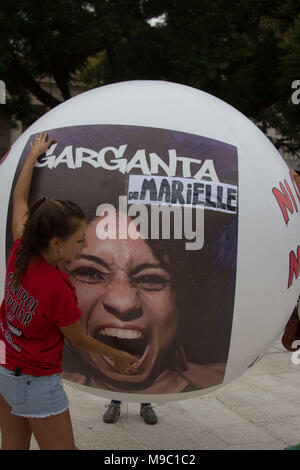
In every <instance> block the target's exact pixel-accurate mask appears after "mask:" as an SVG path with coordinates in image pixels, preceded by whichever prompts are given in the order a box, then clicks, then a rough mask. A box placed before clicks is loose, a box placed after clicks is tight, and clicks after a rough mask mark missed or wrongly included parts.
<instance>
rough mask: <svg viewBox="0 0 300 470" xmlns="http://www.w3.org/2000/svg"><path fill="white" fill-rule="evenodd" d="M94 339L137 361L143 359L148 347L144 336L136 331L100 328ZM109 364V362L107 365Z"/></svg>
mask: <svg viewBox="0 0 300 470" xmlns="http://www.w3.org/2000/svg"><path fill="white" fill-rule="evenodd" d="M94 337H95V339H97V340H98V341H101V342H102V343H104V344H107V345H108V346H111V347H113V348H116V349H119V350H121V351H126V352H128V353H130V354H133V355H134V356H137V357H138V358H139V359H141V358H142V357H143V355H144V353H145V350H146V348H147V345H148V341H147V339H146V337H145V335H144V334H143V333H142V332H141V331H139V330H136V329H123V328H102V329H100V330H98V331H97V332H96V334H95V335H94ZM104 357H105V356H104ZM106 359H107V358H106ZM111 362H112V361H109V363H111Z"/></svg>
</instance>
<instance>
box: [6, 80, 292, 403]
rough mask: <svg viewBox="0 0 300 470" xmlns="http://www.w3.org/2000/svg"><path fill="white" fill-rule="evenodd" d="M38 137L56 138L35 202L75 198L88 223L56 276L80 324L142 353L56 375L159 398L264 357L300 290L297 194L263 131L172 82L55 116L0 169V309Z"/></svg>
mask: <svg viewBox="0 0 300 470" xmlns="http://www.w3.org/2000/svg"><path fill="white" fill-rule="evenodd" d="M40 132H47V133H48V135H49V136H50V137H54V139H55V141H54V143H53V144H52V145H51V147H50V148H49V150H48V152H47V154H46V155H44V156H42V157H41V158H40V159H39V161H38V163H37V165H36V168H35V170H34V175H33V181H32V191H31V199H32V200H33V199H35V198H36V197H38V196H40V195H41V194H42V195H46V196H48V197H54V198H57V199H68V200H73V201H74V202H76V203H78V204H79V205H81V206H82V207H83V208H84V210H85V211H86V212H87V214H88V217H89V228H88V232H87V241H88V248H87V249H86V251H85V252H84V254H85V257H84V258H82V259H81V260H79V261H78V263H79V264H78V265H76V262H75V264H74V265H72V264H71V265H70V266H67V267H66V271H67V272H68V273H69V275H70V279H71V281H72V282H73V283H74V285H75V287H76V290H77V295H78V300H79V305H80V307H81V309H82V312H83V320H82V325H83V328H84V329H85V331H86V332H87V333H89V334H91V335H92V336H94V337H95V338H96V339H98V340H101V341H104V342H107V343H108V344H111V345H113V346H115V347H117V348H119V349H125V350H128V351H130V352H133V353H135V354H136V355H137V356H138V358H139V359H138V366H139V367H138V369H137V373H136V374H135V375H133V376H130V377H128V376H125V375H122V374H120V373H118V372H117V371H115V369H114V367H113V363H112V362H111V360H110V359H109V358H101V357H95V355H92V354H91V355H90V354H88V353H80V352H78V351H75V350H73V349H70V348H69V349H67V350H66V351H65V359H64V376H65V378H66V379H67V380H69V381H70V383H72V384H75V385H76V386H83V387H84V388H85V389H86V390H88V391H91V392H92V393H97V394H100V395H102V396H105V397H109V398H116V399H121V400H127V401H144V402H145V401H155V402H165V401H171V400H181V399H184V398H191V397H193V396H197V395H200V394H204V393H207V392H210V391H212V390H214V389H216V388H218V387H220V386H222V385H224V384H227V383H229V382H231V381H232V380H233V379H235V378H236V377H238V376H239V375H241V374H242V373H243V372H245V371H246V370H247V368H248V367H250V366H251V365H252V364H254V363H255V362H256V361H257V360H259V358H261V357H262V356H263V355H264V354H265V352H266V351H267V350H268V348H269V347H270V346H271V345H272V344H273V342H274V341H275V340H276V339H277V338H279V336H280V334H281V332H282V331H283V329H284V327H285V325H286V323H287V321H288V319H289V317H290V315H291V313H292V310H293V308H294V306H295V304H296V301H297V298H298V295H299V291H300V279H299V262H300V249H299V241H300V240H299V234H300V217H299V210H300V193H299V191H298V189H297V187H296V184H295V182H294V180H293V177H292V174H291V173H290V170H289V168H288V167H287V165H286V163H285V162H284V160H283V158H282V157H281V156H280V154H279V153H278V152H277V150H276V149H275V148H274V146H273V145H272V144H271V143H270V141H269V140H268V139H267V138H266V137H265V136H264V134H263V133H262V132H261V131H260V130H259V129H258V128H257V127H256V126H255V125H254V124H253V123H252V122H251V121H250V120H248V119H247V118H246V117H245V116H244V115H242V114H241V113H240V112H238V111H237V110H235V109H234V108H232V107H231V106H230V105H228V104H226V103H224V102H222V101H221V100H219V99H217V98H215V97H213V96H211V95H209V94H207V93H204V92H202V91H199V90H196V89H193V88H190V87H186V86H183V85H179V84H174V83H168V82H155V81H132V82H124V83H118V84H113V85H108V86H103V87H100V88H97V89H94V90H91V91H88V92H86V93H83V94H81V95H79V96H76V97H74V98H72V99H70V100H68V101H66V102H64V103H62V104H61V105H59V106H57V107H56V108H55V109H53V110H51V111H50V112H48V113H47V114H45V115H44V116H43V117H41V118H40V119H39V120H38V121H37V122H35V123H34V124H33V125H32V126H31V127H29V128H28V129H27V130H26V131H25V132H24V133H23V134H22V135H21V136H20V137H19V138H18V140H17V141H16V142H15V143H14V145H13V146H12V148H11V149H10V152H9V153H8V155H7V156H6V158H5V159H4V160H3V161H2V163H1V165H0V200H1V207H0V215H1V221H2V224H1V228H0V262H1V265H2V269H1V271H0V297H1V299H2V298H3V291H4V280H5V272H4V269H3V267H4V266H5V264H6V260H7V254H8V252H9V249H10V247H11V243H12V239H11V207H12V201H11V197H12V191H13V187H14V185H15V182H16V178H17V176H18V174H19V172H20V170H21V168H22V165H23V163H24V160H25V158H26V155H27V154H28V151H29V143H30V141H32V139H33V136H35V135H36V134H37V133H40ZM158 212H161V213H162V214H163V216H162V218H159V215H157V213H158ZM171 212H173V214H174V216H172V217H171V216H170V214H171ZM137 227H138V228H137ZM121 273H123V274H122V275H121Z"/></svg>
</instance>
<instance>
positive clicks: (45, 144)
mask: <svg viewBox="0 0 300 470" xmlns="http://www.w3.org/2000/svg"><path fill="white" fill-rule="evenodd" d="M53 141H54V138H53V137H51V139H49V140H48V141H47V132H41V134H40V135H38V136H37V137H36V138H35V139H34V141H33V142H30V148H31V150H30V153H31V154H32V155H34V156H35V157H36V158H37V157H39V156H40V155H42V154H43V153H45V152H46V150H48V148H49V147H50V145H51V144H52V142H53Z"/></svg>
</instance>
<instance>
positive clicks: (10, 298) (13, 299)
mask: <svg viewBox="0 0 300 470" xmlns="http://www.w3.org/2000/svg"><path fill="white" fill-rule="evenodd" d="M13 281H14V273H13V272H10V273H9V274H8V276H7V279H6V283H5V297H4V299H5V307H6V314H7V319H8V320H9V321H13V320H14V319H15V318H17V319H18V320H19V322H20V323H22V324H23V325H24V326H29V325H30V322H31V320H32V318H33V315H34V314H35V309H36V307H37V306H38V304H39V303H38V301H37V300H36V299H35V298H34V297H32V296H30V295H29V294H28V292H27V291H26V290H25V289H23V287H22V286H21V284H19V285H18V286H17V287H15V288H13V289H11V286H12V284H13ZM17 336H20V335H19V334H18V335H17Z"/></svg>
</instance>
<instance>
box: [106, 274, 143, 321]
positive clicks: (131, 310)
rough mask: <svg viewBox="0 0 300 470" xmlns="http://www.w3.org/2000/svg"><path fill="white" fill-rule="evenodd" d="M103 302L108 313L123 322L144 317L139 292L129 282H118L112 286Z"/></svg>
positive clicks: (109, 287)
mask: <svg viewBox="0 0 300 470" xmlns="http://www.w3.org/2000/svg"><path fill="white" fill-rule="evenodd" d="M102 302H103V306H104V308H105V309H106V311H107V312H109V313H111V314H112V315H114V316H116V317H117V318H119V319H120V320H123V321H130V320H133V319H135V318H139V317H140V316H141V315H142V305H141V302H140V300H139V298H138V294H137V290H136V289H135V288H133V287H132V286H131V285H130V284H129V282H124V281H122V282H121V281H116V282H114V283H112V284H110V285H109V286H108V288H107V290H106V291H105V294H104V296H103V298H102Z"/></svg>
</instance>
